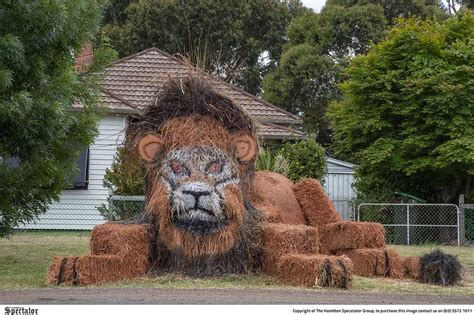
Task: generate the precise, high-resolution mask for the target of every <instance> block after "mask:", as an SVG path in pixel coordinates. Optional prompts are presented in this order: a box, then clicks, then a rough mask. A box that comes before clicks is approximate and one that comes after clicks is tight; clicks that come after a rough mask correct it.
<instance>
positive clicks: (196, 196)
mask: <svg viewBox="0 0 474 315" xmlns="http://www.w3.org/2000/svg"><path fill="white" fill-rule="evenodd" d="M183 194H188V195H191V196H193V197H194V200H195V207H197V206H198V204H199V198H200V197H201V196H208V195H210V194H211V193H210V192H209V191H202V190H199V191H195V190H183Z"/></svg>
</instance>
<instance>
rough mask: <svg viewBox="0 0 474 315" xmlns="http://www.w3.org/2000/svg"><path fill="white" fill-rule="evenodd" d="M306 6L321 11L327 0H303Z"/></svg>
mask: <svg viewBox="0 0 474 315" xmlns="http://www.w3.org/2000/svg"><path fill="white" fill-rule="evenodd" d="M301 2H303V4H304V6H305V7H308V8H311V9H313V10H314V11H315V12H319V11H321V8H322V7H323V6H324V4H325V3H326V0H302V1H301Z"/></svg>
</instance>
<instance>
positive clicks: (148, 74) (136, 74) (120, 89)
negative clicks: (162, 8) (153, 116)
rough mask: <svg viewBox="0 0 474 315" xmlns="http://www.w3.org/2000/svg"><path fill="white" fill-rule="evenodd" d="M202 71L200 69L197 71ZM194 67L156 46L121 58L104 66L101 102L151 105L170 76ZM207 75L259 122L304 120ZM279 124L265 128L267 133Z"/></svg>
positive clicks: (119, 108)
mask: <svg viewBox="0 0 474 315" xmlns="http://www.w3.org/2000/svg"><path fill="white" fill-rule="evenodd" d="M197 71H200V70H197ZM190 72H194V73H195V72H196V69H195V68H191V67H189V66H188V65H185V64H184V63H183V62H182V61H181V60H179V59H178V58H175V57H173V56H171V55H169V54H167V53H165V52H163V51H161V50H159V49H157V48H151V49H147V50H145V51H143V52H141V53H138V54H135V55H132V56H129V57H126V58H123V59H120V60H117V61H115V62H114V63H112V64H111V65H110V66H108V67H107V68H105V69H104V71H103V78H102V82H101V87H102V93H101V101H102V103H103V104H104V105H105V106H106V107H107V108H109V109H110V110H111V111H114V112H127V111H130V112H133V111H135V110H136V108H139V109H141V108H143V107H145V106H147V105H150V104H152V102H153V100H154V98H155V96H156V94H157V93H159V92H160V89H161V88H162V87H163V85H164V83H165V82H166V81H167V80H168V79H169V78H170V77H185V76H187V75H188V74H189V73H190ZM200 72H201V73H202V74H204V75H206V76H207V77H208V79H209V80H210V81H211V84H213V86H214V88H215V89H216V90H217V91H219V92H220V93H221V94H223V95H225V96H227V97H229V98H230V99H232V100H233V101H234V102H236V103H237V104H238V105H240V106H241V107H242V108H243V109H244V110H245V111H246V112H247V113H248V114H249V115H250V116H251V117H253V118H254V119H255V120H256V121H257V122H259V123H273V124H275V123H276V124H285V125H296V124H301V120H300V119H299V118H298V117H297V116H295V115H292V114H290V113H288V112H286V111H284V110H283V109H281V108H278V107H276V106H274V105H272V104H270V103H268V102H265V101H263V100H261V99H259V98H258V97H256V96H254V95H251V94H249V93H247V92H245V91H243V90H242V89H240V88H237V87H235V86H233V85H231V84H229V83H226V82H224V81H221V80H219V79H217V78H215V77H213V76H211V75H209V74H205V73H204V72H202V71H200ZM275 128H276V127H273V129H272V128H270V127H268V128H266V129H265V130H267V132H268V134H271V133H272V132H276V129H275Z"/></svg>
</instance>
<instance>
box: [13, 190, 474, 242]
mask: <svg viewBox="0 0 474 315" xmlns="http://www.w3.org/2000/svg"><path fill="white" fill-rule="evenodd" d="M333 203H334V206H335V208H336V210H337V211H338V212H339V214H340V215H341V218H342V219H343V220H352V221H372V222H379V223H381V224H383V225H384V227H385V229H386V240H387V243H390V244H410V245H414V244H453V245H455V244H457V245H458V244H464V243H474V206H473V207H471V208H470V206H471V205H461V206H462V207H466V208H461V209H462V216H461V222H460V209H459V208H458V206H457V205H455V204H381V203H363V204H360V205H358V206H357V205H356V203H355V202H354V201H353V200H333ZM144 206H145V197H144V196H109V197H107V195H105V196H103V195H102V196H85V195H79V194H76V195H70V196H62V198H61V200H60V201H59V202H57V203H54V204H52V205H51V206H50V208H49V210H48V211H47V212H46V213H44V214H41V215H40V216H39V218H38V220H36V222H34V223H33V222H32V223H28V224H26V225H23V226H20V227H19V228H20V229H45V230H91V229H92V228H93V227H94V226H95V225H97V224H101V223H104V222H106V221H118V220H127V219H130V218H133V217H134V216H135V215H136V214H138V213H140V212H141V211H142V210H143V209H144Z"/></svg>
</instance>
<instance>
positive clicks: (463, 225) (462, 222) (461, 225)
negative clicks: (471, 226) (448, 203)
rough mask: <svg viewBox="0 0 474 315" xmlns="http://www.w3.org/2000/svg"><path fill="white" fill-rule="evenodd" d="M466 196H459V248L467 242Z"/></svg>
mask: <svg viewBox="0 0 474 315" xmlns="http://www.w3.org/2000/svg"><path fill="white" fill-rule="evenodd" d="M464 203H465V202H464V195H462V194H461V195H459V209H458V246H461V244H464V242H465V241H466V223H465V222H466V221H465V220H466V218H465V212H464Z"/></svg>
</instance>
